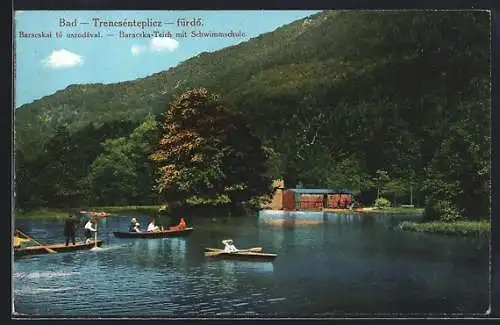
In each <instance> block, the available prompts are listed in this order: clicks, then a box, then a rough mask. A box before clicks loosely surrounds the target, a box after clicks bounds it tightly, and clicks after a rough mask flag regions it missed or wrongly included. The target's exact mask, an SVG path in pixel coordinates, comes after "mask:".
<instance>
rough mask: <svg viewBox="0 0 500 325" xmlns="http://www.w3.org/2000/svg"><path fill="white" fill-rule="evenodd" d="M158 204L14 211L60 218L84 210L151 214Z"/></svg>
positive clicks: (18, 216)
mask: <svg viewBox="0 0 500 325" xmlns="http://www.w3.org/2000/svg"><path fill="white" fill-rule="evenodd" d="M159 208H160V206H159V205H130V206H113V207H85V208H74V209H53V208H46V209H36V210H32V211H16V212H15V218H16V219H62V218H65V217H67V216H68V213H69V212H70V211H71V212H75V211H80V210H85V211H96V212H107V213H111V214H127V213H144V214H152V213H154V212H157V211H158V209H159Z"/></svg>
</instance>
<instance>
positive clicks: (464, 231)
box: [396, 220, 491, 236]
mask: <svg viewBox="0 0 500 325" xmlns="http://www.w3.org/2000/svg"><path fill="white" fill-rule="evenodd" d="M396 227H397V228H398V229H399V230H401V231H412V232H419V233H429V234H440V235H450V236H472V235H489V234H491V222H489V221H486V220H484V221H455V222H442V221H431V222H411V221H404V222H401V223H400V224H399V225H397V226H396Z"/></svg>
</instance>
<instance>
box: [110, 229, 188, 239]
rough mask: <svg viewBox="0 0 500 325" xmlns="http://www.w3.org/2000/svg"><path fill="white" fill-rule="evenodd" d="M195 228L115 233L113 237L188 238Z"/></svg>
mask: <svg viewBox="0 0 500 325" xmlns="http://www.w3.org/2000/svg"><path fill="white" fill-rule="evenodd" d="M193 230H194V228H185V229H183V230H164V231H143V232H128V231H127V232H123V231H114V232H113V235H115V237H118V238H166V237H182V236H188V235H189V234H190V233H191V232H192V231H193Z"/></svg>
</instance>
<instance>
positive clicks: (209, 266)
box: [204, 260, 274, 293]
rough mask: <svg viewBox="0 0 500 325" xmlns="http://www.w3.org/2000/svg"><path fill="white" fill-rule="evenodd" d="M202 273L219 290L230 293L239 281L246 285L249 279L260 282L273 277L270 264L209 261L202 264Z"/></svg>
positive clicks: (272, 269)
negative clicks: (267, 277)
mask: <svg viewBox="0 0 500 325" xmlns="http://www.w3.org/2000/svg"><path fill="white" fill-rule="evenodd" d="M204 273H205V276H207V275H209V277H210V278H212V281H214V282H215V283H216V284H217V287H218V288H219V289H220V290H222V291H223V292H225V293H232V292H234V291H235V290H236V289H237V287H238V282H239V281H240V280H241V281H242V283H247V282H248V279H249V278H253V279H255V281H262V279H263V277H266V276H273V275H274V266H273V263H272V262H260V261H258V262H256V261H232V260H210V261H207V262H206V263H205V264H204Z"/></svg>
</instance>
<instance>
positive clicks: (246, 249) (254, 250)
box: [205, 247, 262, 253]
mask: <svg viewBox="0 0 500 325" xmlns="http://www.w3.org/2000/svg"><path fill="white" fill-rule="evenodd" d="M219 250H220V248H205V252H218V251H219ZM238 251H239V252H257V253H259V252H262V247H252V248H245V249H239V250H238Z"/></svg>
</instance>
